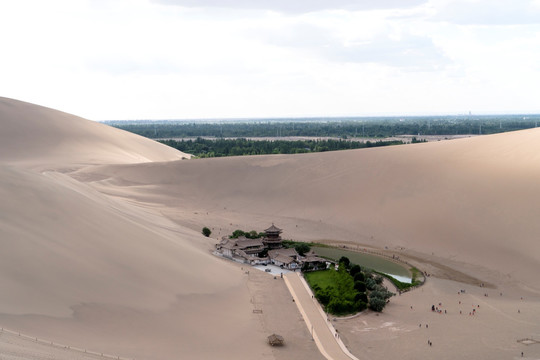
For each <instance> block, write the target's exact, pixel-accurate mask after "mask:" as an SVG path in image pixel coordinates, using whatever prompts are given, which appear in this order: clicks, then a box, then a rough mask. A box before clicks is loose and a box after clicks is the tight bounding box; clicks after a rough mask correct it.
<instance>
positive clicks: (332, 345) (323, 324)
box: [284, 273, 358, 360]
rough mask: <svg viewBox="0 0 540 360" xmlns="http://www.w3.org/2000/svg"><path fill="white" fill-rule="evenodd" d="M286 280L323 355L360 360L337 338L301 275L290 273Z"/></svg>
mask: <svg viewBox="0 0 540 360" xmlns="http://www.w3.org/2000/svg"><path fill="white" fill-rule="evenodd" d="M284 279H285V284H287V287H288V288H289V291H290V292H291V295H292V297H293V299H294V301H295V303H296V306H298V310H300V313H301V314H302V317H303V318H304V321H305V322H306V325H307V327H308V330H309V332H310V333H311V334H312V336H313V340H315V343H316V344H317V347H318V348H319V351H320V352H321V354H323V356H324V357H326V358H327V359H328V360H351V359H353V360H358V358H356V357H355V356H354V355H352V354H351V353H350V352H349V350H347V348H346V347H345V345H343V343H342V342H341V340H340V339H338V338H337V337H336V331H335V329H334V327H333V326H332V324H331V322H330V321H328V320H327V317H326V314H325V313H324V311H323V310H322V308H321V307H320V305H319V303H318V302H317V300H316V299H313V297H312V296H313V294H312V292H311V290H310V289H309V287H308V285H307V283H306V282H305V280H304V279H303V278H302V277H301V275H300V274H299V273H289V274H286V275H284Z"/></svg>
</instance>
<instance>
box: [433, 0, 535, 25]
mask: <svg viewBox="0 0 540 360" xmlns="http://www.w3.org/2000/svg"><path fill="white" fill-rule="evenodd" d="M434 5H435V7H436V8H437V10H438V15H437V16H435V18H434V19H435V20H442V21H448V22H451V23H455V24H462V25H524V24H540V6H539V2H538V1H531V0H512V1H508V0H443V1H434Z"/></svg>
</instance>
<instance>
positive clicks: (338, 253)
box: [312, 246, 412, 283]
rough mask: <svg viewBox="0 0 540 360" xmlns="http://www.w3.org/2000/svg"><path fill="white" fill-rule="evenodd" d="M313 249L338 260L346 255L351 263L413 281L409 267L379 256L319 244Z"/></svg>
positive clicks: (401, 279) (408, 281) (318, 253)
mask: <svg viewBox="0 0 540 360" xmlns="http://www.w3.org/2000/svg"><path fill="white" fill-rule="evenodd" d="M312 250H313V251H315V253H316V254H317V255H320V256H324V257H327V258H330V259H334V260H338V259H339V258H340V257H342V256H346V257H348V258H349V260H351V263H353V264H358V265H360V266H362V267H366V268H370V269H373V270H376V271H379V272H382V273H385V274H388V275H390V276H392V277H394V278H396V279H397V280H399V281H401V282H404V283H410V282H411V281H412V279H411V274H410V273H409V271H408V270H407V268H405V267H403V266H401V265H399V264H396V263H395V262H392V261H390V260H386V259H384V258H382V257H379V256H375V255H370V254H363V253H358V252H355V251H348V250H344V249H337V248H328V247H318V246H312Z"/></svg>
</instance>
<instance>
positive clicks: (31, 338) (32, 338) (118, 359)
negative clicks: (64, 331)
mask: <svg viewBox="0 0 540 360" xmlns="http://www.w3.org/2000/svg"><path fill="white" fill-rule="evenodd" d="M2 333H8V334H12V335H15V336H18V337H20V338H23V339H25V340H29V341H32V342H35V343H39V344H42V345H48V346H52V347H55V348H59V349H65V350H71V351H77V352H80V353H84V354H89V355H94V356H98V357H102V358H108V359H116V360H134V359H133V358H126V357H122V356H117V355H110V354H105V353H101V352H96V351H90V350H87V349H82V348H78V347H75V346H70V345H64V344H60V343H57V342H54V341H50V340H44V339H40V338H38V337H35V336H30V335H26V334H23V333H21V332H19V331H13V330H8V329H6V328H4V327H2V328H0V334H2Z"/></svg>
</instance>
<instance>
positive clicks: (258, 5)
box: [154, 0, 427, 14]
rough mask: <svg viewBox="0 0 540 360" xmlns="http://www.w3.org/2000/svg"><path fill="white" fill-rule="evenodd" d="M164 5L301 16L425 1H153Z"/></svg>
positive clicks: (400, 5) (398, 6)
mask: <svg viewBox="0 0 540 360" xmlns="http://www.w3.org/2000/svg"><path fill="white" fill-rule="evenodd" d="M154 1H155V2H156V3H160V4H164V5H177V6H184V7H196V8H208V7H210V8H222V9H250V10H272V11H277V12H283V13H293V14H301V13H308V12H314V11H323V10H341V9H346V10H373V9H395V8H408V7H412V6H417V5H419V4H422V3H425V2H426V1H427V0H361V1H359V0H294V1H293V0H154Z"/></svg>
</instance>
